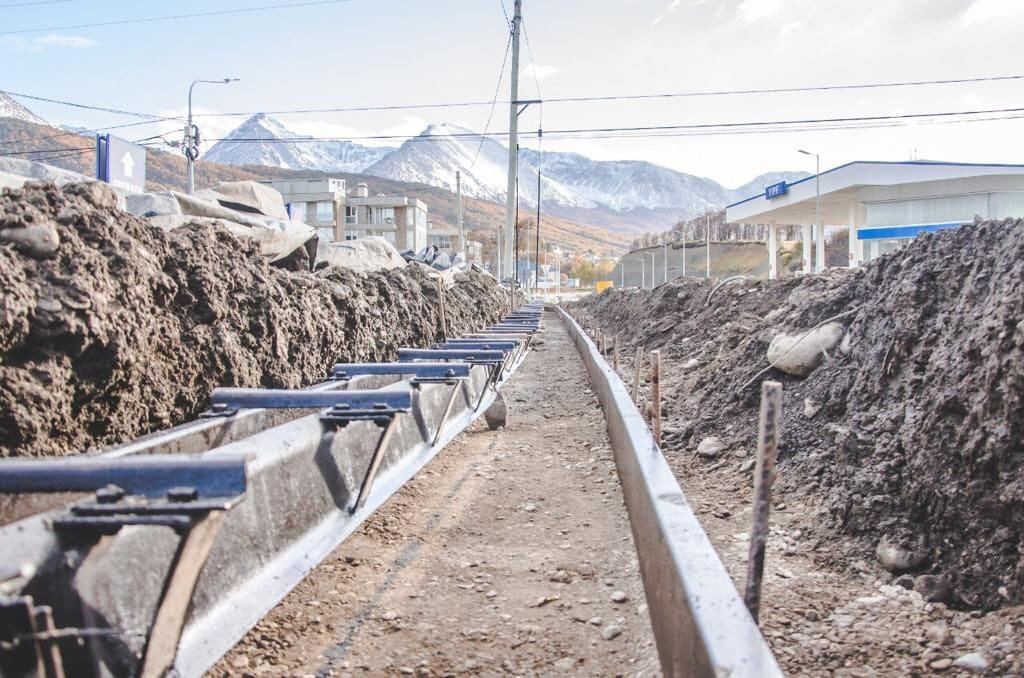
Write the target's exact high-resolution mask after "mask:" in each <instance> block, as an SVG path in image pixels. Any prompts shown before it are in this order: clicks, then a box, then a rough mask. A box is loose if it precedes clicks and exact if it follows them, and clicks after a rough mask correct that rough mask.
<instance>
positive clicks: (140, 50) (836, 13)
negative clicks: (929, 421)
mask: <svg viewBox="0 0 1024 678" xmlns="http://www.w3.org/2000/svg"><path fill="white" fill-rule="evenodd" d="M22 1H26V2H27V1H30V0H22ZM13 2H15V0H0V33H2V32H5V31H16V30H21V29H33V28H46V29H48V28H50V27H56V26H66V25H74V24H83V23H94V22H100V21H106V20H116V19H127V18H137V17H154V16H161V15H167V14H184V13H190V12H204V11H211V10H214V9H232V8H244V7H253V6H258V5H269V4H283V3H284V2H285V0H219V1H218V2H202V1H200V0H175V1H173V2H171V1H170V0H166V1H165V0H152V1H150V2H144V3H142V2H124V1H119V0H69V1H67V2H53V3H48V4H40V5H37V6H34V7H3V5H5V4H8V5H9V4H12V3H13ZM511 3H512V0H506V4H507V5H509V6H511ZM524 9H525V14H526V18H527V29H528V32H529V37H530V42H531V46H532V52H533V56H534V57H535V59H536V66H537V73H538V75H540V76H541V80H540V87H541V90H542V93H543V95H545V96H548V97H555V96H559V97H562V96H575V95H590V94H597V95H602V94H633V93H646V92H665V91H683V90H702V89H736V88H750V87H778V86H805V85H819V84H833V83H850V82H872V81H887V80H903V79H914V80H916V79H938V78H955V77H970V76H980V75H1006V74H1020V73H1024V51H1022V50H1020V49H1019V41H1020V36H1021V35H1024V2H1022V1H1021V0H899V1H898V2H895V1H892V0H890V1H886V2H883V1H881V0H856V1H854V0H829V2H820V0H588V1H584V0H524ZM505 37H506V27H505V23H504V17H503V15H502V9H501V5H500V3H499V0H437V1H435V2H428V1H427V0H350V1H349V2H342V3H339V4H331V5H317V6H306V7H301V6H297V7H291V8H288V9H278V10H272V11H264V12H257V13H251V14H243V15H233V16H221V17H210V18H204V19H188V20H180V21H167V22H160V23H148V24H139V25H129V26H112V27H102V28H82V29H66V30H43V31H39V32H33V33H26V34H16V35H0V63H2V64H3V67H2V68H0V89H5V90H11V91H16V92H26V93H31V94H38V95H40V96H50V97H55V98H61V99H67V100H71V101H80V102H83V103H92V104H97V105H103V106H110V107H114V108H124V109H128V110H135V111H142V112H149V113H164V114H170V113H173V114H180V113H181V112H182V111H183V110H184V104H185V94H186V90H187V88H188V84H189V82H191V80H192V79H194V78H219V77H224V76H232V77H239V78H241V79H242V81H241V82H239V83H236V84H232V85H230V86H206V87H202V88H201V89H200V88H197V90H196V92H197V96H196V105H197V110H199V111H200V112H223V111H235V110H241V111H258V110H273V109H290V108H305V107H341V106H358V105H377V104H405V103H423V102H442V101H461V100H488V99H490V98H491V97H492V96H493V92H494V87H495V84H496V77H497V73H498V67H499V65H500V63H501V58H502V54H503V51H504V46H505ZM523 59H524V66H525V67H526V68H527V69H528V68H529V67H530V64H531V61H530V55H529V53H528V52H527V51H526V49H525V45H524V54H523ZM506 83H507V80H506ZM1022 84H1024V81H1017V82H1013V83H1003V84H981V85H971V86H957V87H948V86H947V87H936V88H921V89H917V90H885V91H871V92H868V93H865V92H855V93H844V94H824V93H820V94H807V95H799V96H797V95H784V96H731V97H716V98H707V99H699V100H698V99H674V100H666V101H656V102H608V103H600V104H549V105H548V106H546V107H545V110H544V126H545V128H547V129H549V130H550V129H558V128H573V127H603V126H626V125H661V124H685V123H700V122H710V121H715V122H720V121H735V120H759V119H779V118H794V117H807V116H828V117H838V116H849V115H861V114H876V113H881V114H888V113H907V112H922V111H944V110H965V109H968V108H1003V107H1015V106H1020V107H1024V87H1022ZM522 87H523V95H524V96H534V95H535V84H534V80H533V77H532V74H531V73H529V72H527V73H524V80H523V84H522ZM503 96H507V91H506V92H505V93H503ZM23 103H25V104H26V105H28V106H29V107H30V108H32V109H33V110H34V111H36V112H37V113H38V114H40V115H41V116H43V117H44V118H47V119H49V120H51V121H55V122H59V123H67V124H76V125H82V126H89V127H94V126H95V127H98V126H101V125H110V124H116V123H119V122H125V121H129V120H130V119H128V118H121V117H119V116H114V115H110V114H102V113H88V112H83V111H78V110H75V109H69V108H65V107H58V106H53V105H46V104H39V103H35V102H31V101H24V100H23ZM487 114H488V110H487V108H486V107H482V108H481V107H478V108H466V109H450V110H442V111H411V112H388V113H381V112H376V113H349V114H333V115H327V114H317V115H297V116H282V117H281V120H282V121H283V122H284V123H285V124H286V125H288V126H289V127H292V128H294V129H295V130H296V131H299V132H306V133H314V134H331V135H342V136H348V135H366V134H378V133H395V134H415V133H416V132H418V131H420V130H421V129H422V128H423V127H425V126H426V125H427V124H428V123H432V122H445V121H448V122H455V123H460V124H464V125H467V126H470V127H473V128H474V129H477V130H480V129H482V127H483V125H484V122H485V121H486V119H487ZM237 122H241V119H234V120H233V119H224V118H209V119H204V120H202V125H203V129H204V134H205V135H206V136H207V137H216V136H218V135H219V134H223V133H225V132H226V131H228V130H229V129H230V128H231V127H232V126H233V125H234V124H236V123H237ZM537 125H538V118H537V111H535V110H531V111H529V112H527V113H526V114H524V116H523V126H524V127H525V128H529V129H536V127H537ZM506 126H507V111H505V110H501V109H500V108H499V110H498V111H497V112H496V114H495V119H494V123H492V130H494V129H498V130H503V129H505V128H506ZM148 129H149V128H140V132H139V134H140V136H142V135H143V131H146V130H148ZM164 130H166V128H164ZM164 130H160V131H164ZM1022 132H1024V121H1022V120H1011V121H1000V122H987V123H974V124H958V125H938V126H923V125H919V126H912V127H901V128H896V129H882V130H854V131H851V130H845V131H833V132H823V131H819V132H805V133H801V134H797V133H789V134H772V135H742V136H728V137H725V136H718V137H689V138H670V139H586V140H573V141H561V142H557V143H555V142H551V143H550V144H547V145H546V146H547V147H548V148H551V149H559V150H574V151H579V152H583V153H586V154H587V155H590V156H592V157H596V158H599V159H620V158H621V159H642V160H650V161H652V162H657V163H659V164H663V165H667V166H670V167H673V168H675V169H679V170H682V171H686V172H691V173H694V174H698V175H703V176H710V177H712V178H714V179H717V180H719V181H722V182H723V183H725V184H726V185H738V184H740V183H742V182H744V181H746V180H749V179H750V178H752V177H753V176H754V175H756V174H758V173H760V172H763V171H768V170H773V169H798V168H799V169H806V167H805V165H806V164H807V160H806V159H805V158H804V157H803V156H799V155H797V154H796V153H795V149H796V148H798V147H811V148H812V150H816V151H819V152H821V153H822V155H823V164H824V165H826V166H831V165H836V164H840V163H842V162H846V161H849V160H853V159H856V158H866V157H870V158H872V159H886V160H900V159H906V158H908V157H910V156H912V155H915V156H916V157H925V158H943V159H954V160H965V161H966V160H970V161H1015V160H1016V161H1020V160H1021V157H1020V153H1019V150H1018V148H1017V147H1016V146H1015V145H1013V144H1006V143H1005V142H1004V141H1003V139H1005V138H1007V137H1008V136H1009V137H1015V138H1019V137H1020V135H1021V133H1022ZM531 143H532V142H531Z"/></svg>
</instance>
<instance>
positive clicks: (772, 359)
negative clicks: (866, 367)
mask: <svg viewBox="0 0 1024 678" xmlns="http://www.w3.org/2000/svg"><path fill="white" fill-rule="evenodd" d="M843 334H844V329H843V326H842V325H840V324H839V323H826V324H824V325H822V326H821V327H815V328H814V329H811V330H807V331H806V332H800V333H796V334H787V333H785V332H780V333H779V334H777V335H776V336H775V338H774V339H772V342H771V344H770V345H769V346H768V362H769V363H771V365H772V367H775V368H777V369H780V370H782V371H783V372H785V373H787V374H792V375H795V376H798V377H806V376H807V375H808V374H810V373H811V372H813V371H814V369H815V368H816V367H818V365H820V364H821V361H822V357H823V353H824V352H825V351H831V350H832V349H834V348H835V347H836V345H837V344H838V343H839V342H840V341H841V340H842V338H843Z"/></svg>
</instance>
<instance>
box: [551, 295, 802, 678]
mask: <svg viewBox="0 0 1024 678" xmlns="http://www.w3.org/2000/svg"><path fill="white" fill-rule="evenodd" d="M556 309H557V311H558V313H559V314H560V315H561V317H562V320H563V321H564V322H565V325H566V327H567V328H568V330H569V334H570V336H571V337H572V338H573V341H574V342H575V343H576V347H577V348H578V349H579V352H580V355H581V356H582V357H583V362H584V364H585V365H586V367H587V371H588V372H589V373H590V381H591V385H592V386H593V388H594V392H595V393H596V394H597V397H598V400H600V402H601V407H602V409H603V410H604V414H605V420H606V421H607V425H608V434H609V437H610V438H611V443H612V450H613V452H614V454H615V464H616V467H617V468H618V473H619V481H620V483H621V485H622V493H623V495H624V497H625V500H626V508H627V510H628V511H629V522H630V525H631V529H632V532H633V541H634V543H635V546H636V550H637V558H638V560H639V563H640V574H641V576H642V578H643V583H644V590H645V592H646V596H647V606H648V610H649V612H650V617H651V625H652V627H653V630H654V638H655V641H656V642H657V645H658V656H659V659H660V661H661V667H662V670H663V671H664V673H665V675H666V676H693V677H695V678H696V677H700V678H722V677H724V676H729V678H772V677H773V676H782V675H783V674H782V671H781V669H780V668H779V666H778V664H777V662H776V661H775V657H774V656H773V655H772V653H771V650H770V649H769V648H768V644H767V643H766V642H765V640H764V637H763V636H762V635H761V632H760V630H758V628H757V624H756V623H755V622H754V620H753V618H751V616H750V613H749V612H748V611H747V608H746V606H744V604H743V600H742V599H741V598H740V595H739V593H738V591H737V590H736V587H735V586H734V585H733V582H732V580H731V579H730V578H729V574H728V572H726V570H725V566H724V565H722V561H721V560H720V559H719V557H718V554H717V553H716V552H715V549H714V547H713V546H712V545H711V541H710V540H709V539H708V536H707V534H706V533H705V532H704V528H703V527H701V525H700V521H699V520H698V519H697V516H696V514H695V513H694V512H693V509H692V508H691V507H690V504H689V502H688V501H687V500H686V496H685V495H684V494H683V491H682V489H681V488H680V487H679V483H678V481H677V480H676V478H675V476H674V475H673V474H672V470H671V469H670V468H669V466H668V463H667V462H666V461H665V458H664V456H663V455H662V453H661V450H660V449H659V448H658V446H657V444H656V443H655V441H654V437H653V436H652V435H651V432H650V430H649V429H648V427H647V423H646V422H645V421H644V418H643V416H642V415H641V414H640V411H639V410H638V409H637V407H636V405H635V404H634V403H633V400H632V399H631V398H630V396H629V393H628V391H627V390H626V386H625V384H623V383H622V380H621V379H620V378H619V376H618V374H616V373H615V371H614V370H613V369H612V368H611V366H609V365H608V363H607V362H605V360H604V358H603V357H602V356H601V355H600V353H599V351H598V349H597V346H595V345H594V343H593V342H592V341H591V340H590V337H588V336H587V334H586V332H584V331H583V329H582V328H581V327H580V326H579V325H578V324H577V323H576V321H575V320H573V318H572V317H571V316H570V315H569V314H568V313H567V312H566V311H565V310H563V309H562V308H560V307H556Z"/></svg>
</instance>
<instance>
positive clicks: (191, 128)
mask: <svg viewBox="0 0 1024 678" xmlns="http://www.w3.org/2000/svg"><path fill="white" fill-rule="evenodd" d="M201 82H203V83H209V84H211V85H226V84H228V83H231V82H238V78H221V79H220V80H193V81H192V84H191V85H189V86H188V122H187V123H186V124H185V143H184V144H183V145H182V147H181V150H182V152H183V153H184V154H185V162H186V164H187V165H188V186H187V188H188V192H189V194H190V195H191V193H192V192H193V191H195V190H196V168H195V165H196V159H197V158H198V157H199V128H198V127H196V126H195V125H194V124H192V90H193V89H194V88H195V86H196V85H198V84H199V83H201Z"/></svg>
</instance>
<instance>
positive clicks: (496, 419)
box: [484, 391, 508, 431]
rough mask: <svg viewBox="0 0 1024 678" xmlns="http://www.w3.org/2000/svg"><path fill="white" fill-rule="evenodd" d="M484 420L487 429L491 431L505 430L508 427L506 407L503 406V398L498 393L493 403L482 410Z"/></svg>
mask: <svg viewBox="0 0 1024 678" xmlns="http://www.w3.org/2000/svg"><path fill="white" fill-rule="evenodd" d="M484 420H486V421H487V428H489V429H491V430H492V431H494V430H496V429H499V428H505V427H506V426H507V425H508V406H507V405H506V404H505V396H503V395H502V394H501V391H499V392H498V395H497V397H495V399H494V402H493V403H491V405H490V407H488V408H487V409H486V410H484Z"/></svg>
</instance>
